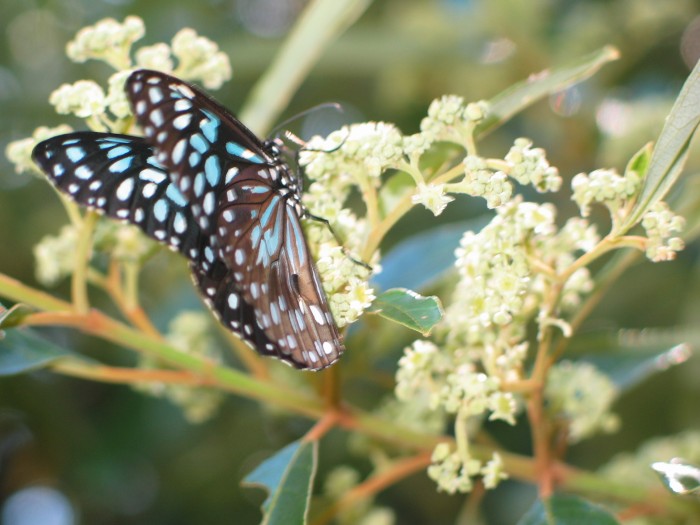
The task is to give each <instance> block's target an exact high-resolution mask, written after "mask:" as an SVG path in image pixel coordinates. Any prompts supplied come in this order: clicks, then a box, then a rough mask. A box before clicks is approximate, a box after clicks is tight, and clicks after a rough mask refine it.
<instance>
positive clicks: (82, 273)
mask: <svg viewBox="0 0 700 525" xmlns="http://www.w3.org/2000/svg"><path fill="white" fill-rule="evenodd" d="M95 224H97V213H95V212H94V211H88V212H87V213H86V214H85V216H84V217H83V222H82V224H81V226H80V231H79V233H78V245H77V246H76V251H75V267H74V268H73V276H72V280H71V294H72V299H73V306H74V307H75V310H76V311H77V312H78V313H81V314H84V313H87V311H88V310H89V309H90V303H89V301H88V292H87V282H88V270H89V265H90V251H91V250H92V232H93V231H94V229H95Z"/></svg>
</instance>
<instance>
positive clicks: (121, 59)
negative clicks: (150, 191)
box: [6, 16, 231, 173]
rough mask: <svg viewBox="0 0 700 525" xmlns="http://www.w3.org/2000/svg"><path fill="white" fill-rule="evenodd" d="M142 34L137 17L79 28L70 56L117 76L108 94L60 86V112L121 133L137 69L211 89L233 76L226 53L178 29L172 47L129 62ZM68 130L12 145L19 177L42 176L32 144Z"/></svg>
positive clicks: (146, 50) (82, 85) (54, 99)
mask: <svg viewBox="0 0 700 525" xmlns="http://www.w3.org/2000/svg"><path fill="white" fill-rule="evenodd" d="M144 34H145V28H144V23H143V20H141V19H140V18H139V17H136V16H129V17H127V18H126V19H125V20H124V22H122V23H119V22H117V21H116V20H114V19H111V18H107V19H104V20H101V21H99V22H97V23H96V24H95V25H93V26H89V27H85V28H83V29H81V30H80V31H79V32H78V33H77V35H76V36H75V39H73V40H72V41H71V42H70V43H69V44H68V46H67V54H68V57H69V58H71V59H72V60H74V61H76V62H84V61H86V60H88V59H95V60H102V61H104V62H106V63H107V64H109V65H111V66H112V67H113V68H115V69H116V70H117V72H116V73H114V74H113V75H112V76H111V77H110V78H109V80H108V88H107V92H106V93H105V90H104V89H103V88H102V87H101V86H100V85H99V84H97V83H96V82H94V81H92V80H78V81H77V82H75V83H73V84H63V85H61V86H60V87H59V88H58V89H56V90H55V91H54V92H53V93H51V96H50V97H49V102H50V103H51V105H53V106H54V108H55V109H56V112H57V113H60V114H62V115H70V114H72V115H75V116H77V117H79V118H83V119H86V120H87V124H88V126H89V127H90V128H92V129H93V130H95V131H111V132H115V133H123V132H126V131H128V129H127V126H128V125H130V123H129V121H128V120H127V119H128V117H130V116H131V108H130V106H129V102H128V100H127V98H126V93H125V91H124V83H125V82H126V79H127V78H128V76H129V74H130V73H131V72H132V70H133V69H134V68H136V67H140V68H149V69H157V70H160V71H166V72H173V73H174V74H175V75H176V76H178V77H180V78H183V79H186V80H192V81H198V82H201V83H202V84H204V86H205V87H207V88H209V89H216V88H219V87H220V86H221V85H222V84H223V82H225V81H226V80H228V79H230V78H231V64H230V62H229V59H228V57H227V56H226V54H225V53H223V52H222V51H220V50H219V47H218V46H217V44H216V43H214V42H212V41H211V40H209V39H207V38H205V37H201V36H198V35H197V33H196V32H195V31H194V30H192V29H188V28H186V29H182V30H181V31H179V32H178V33H177V34H176V35H175V36H174V37H173V39H172V42H171V45H168V44H165V43H158V44H154V45H152V46H147V47H142V48H140V49H138V50H137V51H136V52H135V57H136V61H135V63H134V62H133V61H132V59H131V53H132V46H133V44H134V42H136V41H137V40H139V39H141V38H142V37H143V35H144ZM173 57H174V58H176V59H177V61H178V65H177V68H174V61H173ZM110 114H111V116H110ZM112 117H114V118H112ZM69 131H71V129H70V128H69V127H68V126H59V127H58V128H54V129H48V128H45V127H41V128H38V129H36V130H35V131H34V133H33V135H32V138H31V139H22V140H18V141H14V142H11V143H10V144H9V145H8V146H7V149H6V154H7V156H8V158H9V159H10V160H11V161H12V163H13V164H14V165H15V169H16V171H17V172H18V173H20V172H24V171H34V172H36V173H40V171H39V170H38V169H37V168H36V166H35V165H34V163H33V162H32V160H31V151H32V149H33V148H34V146H35V145H36V144H37V143H38V142H40V141H42V140H45V139H47V138H49V137H52V136H55V135H60V134H62V133H67V132H69Z"/></svg>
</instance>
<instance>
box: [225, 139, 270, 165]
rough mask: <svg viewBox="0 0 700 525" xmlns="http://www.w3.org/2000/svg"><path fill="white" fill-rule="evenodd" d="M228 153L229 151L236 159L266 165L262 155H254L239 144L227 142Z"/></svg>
mask: <svg viewBox="0 0 700 525" xmlns="http://www.w3.org/2000/svg"><path fill="white" fill-rule="evenodd" d="M226 151H228V152H229V153H230V154H231V155H233V156H234V157H238V158H239V159H242V160H245V161H247V162H253V163H255V164H264V163H265V160H264V159H263V158H262V157H260V155H258V154H256V153H254V152H253V151H251V150H249V149H248V148H244V147H243V146H241V145H240V144H238V143H237V142H227V143H226Z"/></svg>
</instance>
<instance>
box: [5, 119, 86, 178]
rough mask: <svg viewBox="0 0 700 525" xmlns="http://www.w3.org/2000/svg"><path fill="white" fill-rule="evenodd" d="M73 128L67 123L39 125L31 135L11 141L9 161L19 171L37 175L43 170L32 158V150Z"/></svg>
mask: <svg viewBox="0 0 700 525" xmlns="http://www.w3.org/2000/svg"><path fill="white" fill-rule="evenodd" d="M71 131H73V129H72V128H71V127H70V126H68V125H65V124H62V125H60V126H58V127H55V128H47V127H46V126H41V127H38V128H36V129H35V130H34V133H33V134H32V136H31V137H28V138H26V139H21V140H15V141H13V142H10V143H9V144H8V145H7V148H6V149H5V155H6V156H7V158H8V159H9V161H10V162H11V163H12V164H14V165H15V171H16V172H17V173H23V172H30V173H35V174H37V175H40V174H42V173H43V172H42V171H41V170H40V169H39V168H38V167H37V165H36V164H34V161H33V160H32V151H33V150H34V147H35V146H36V145H37V144H38V143H39V142H41V141H43V140H46V139H50V138H51V137H55V136H56V135H63V134H64V133H70V132H71Z"/></svg>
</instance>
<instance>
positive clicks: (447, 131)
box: [420, 95, 488, 145]
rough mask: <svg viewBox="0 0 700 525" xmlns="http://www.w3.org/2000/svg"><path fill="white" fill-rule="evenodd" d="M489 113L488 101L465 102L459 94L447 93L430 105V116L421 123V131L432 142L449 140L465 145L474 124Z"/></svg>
mask: <svg viewBox="0 0 700 525" xmlns="http://www.w3.org/2000/svg"><path fill="white" fill-rule="evenodd" d="M487 113H488V105H487V103H486V102H483V101H479V102H472V103H469V104H466V105H465V103H464V99H463V98H462V97H459V96H457V95H445V96H443V97H441V98H439V99H436V100H433V102H432V103H431V104H430V106H429V107H428V116H427V117H425V118H424V119H423V120H422V121H421V124H420V129H421V133H422V134H423V135H424V136H425V137H427V138H428V140H429V141H430V142H435V141H442V140H444V141H449V142H455V143H457V144H461V145H464V144H465V143H466V142H467V141H468V140H469V137H470V136H471V133H472V131H473V129H474V126H475V125H476V124H478V123H479V122H481V121H482V120H483V119H484V118H485V116H486V114H487Z"/></svg>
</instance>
